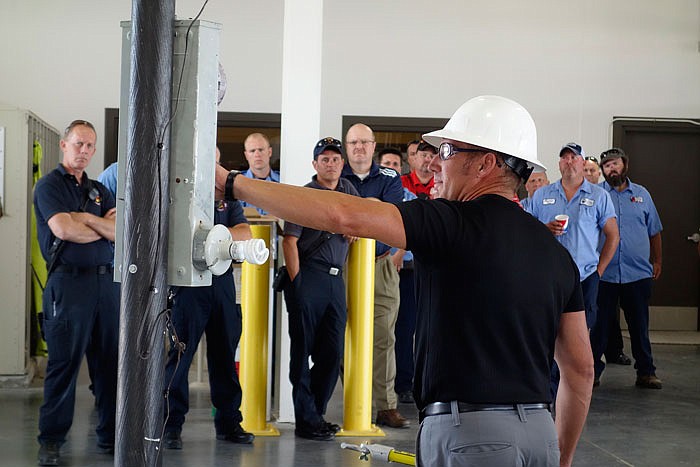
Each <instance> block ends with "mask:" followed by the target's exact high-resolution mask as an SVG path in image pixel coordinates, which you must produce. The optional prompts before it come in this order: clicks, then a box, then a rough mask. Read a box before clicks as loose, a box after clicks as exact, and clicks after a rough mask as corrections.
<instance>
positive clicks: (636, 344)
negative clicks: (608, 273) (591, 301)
mask: <svg viewBox="0 0 700 467" xmlns="http://www.w3.org/2000/svg"><path fill="white" fill-rule="evenodd" d="M651 283H652V279H651V278H648V279H642V280H639V281H636V282H629V283H627V284H615V283H612V282H604V281H601V282H600V290H599V293H598V306H599V309H600V315H601V319H600V320H599V321H598V323H596V327H595V328H594V329H593V332H592V333H591V341H592V343H593V359H594V363H595V373H596V376H600V374H601V373H602V372H603V370H604V369H605V363H603V361H602V360H601V357H602V355H603V353H604V352H605V348H606V347H607V337H608V333H609V329H608V323H609V321H610V319H609V317H610V316H611V315H613V314H614V313H615V312H616V310H617V305H618V303H619V304H620V308H622V310H623V311H624V313H625V320H627V325H628V327H629V333H630V342H631V344H632V356H633V357H634V362H635V363H634V367H635V368H636V369H637V375H639V376H647V375H653V374H655V371H656V367H655V366H654V361H653V358H652V355H651V343H650V342H649V299H650V298H651Z"/></svg>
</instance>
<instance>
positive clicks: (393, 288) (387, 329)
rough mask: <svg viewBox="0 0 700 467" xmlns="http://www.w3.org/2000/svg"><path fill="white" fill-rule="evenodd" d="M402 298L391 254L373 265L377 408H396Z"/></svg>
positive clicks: (373, 378) (373, 396) (374, 401)
mask: <svg viewBox="0 0 700 467" xmlns="http://www.w3.org/2000/svg"><path fill="white" fill-rule="evenodd" d="M399 297H400V296H399V273H398V271H397V270H396V266H394V264H393V263H392V262H391V255H387V256H385V257H383V258H381V259H379V260H377V262H376V264H375V265H374V351H373V356H372V360H373V365H372V402H373V405H374V407H375V409H376V410H388V409H395V408H396V393H395V392H394V380H395V379H396V356H395V355H394V345H395V343H396V336H395V335H394V328H395V327H396V318H397V316H398V314H399V299H400V298H399Z"/></svg>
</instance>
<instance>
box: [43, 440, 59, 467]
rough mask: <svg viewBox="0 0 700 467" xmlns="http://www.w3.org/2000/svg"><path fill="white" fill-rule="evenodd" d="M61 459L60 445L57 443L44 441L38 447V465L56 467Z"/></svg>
mask: <svg viewBox="0 0 700 467" xmlns="http://www.w3.org/2000/svg"><path fill="white" fill-rule="evenodd" d="M59 457H61V443H59V442H58V441H44V442H42V443H41V446H40V447H39V465H58V459H59Z"/></svg>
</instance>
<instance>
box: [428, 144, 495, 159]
mask: <svg viewBox="0 0 700 467" xmlns="http://www.w3.org/2000/svg"><path fill="white" fill-rule="evenodd" d="M458 152H486V150H485V149H477V148H458V147H457V146H454V145H453V144H452V143H441V144H440V147H438V156H440V159H441V160H443V161H446V160H447V159H450V158H452V157H453V156H454V155H455V154H457V153H458Z"/></svg>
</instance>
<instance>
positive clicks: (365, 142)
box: [346, 139, 374, 146]
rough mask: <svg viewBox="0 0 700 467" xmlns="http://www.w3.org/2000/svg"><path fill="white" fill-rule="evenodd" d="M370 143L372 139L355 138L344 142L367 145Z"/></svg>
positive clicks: (351, 144) (350, 144)
mask: <svg viewBox="0 0 700 467" xmlns="http://www.w3.org/2000/svg"><path fill="white" fill-rule="evenodd" d="M370 143H374V140H372V139H356V140H353V141H347V142H346V144H347V145H348V146H367V145H368V144H370Z"/></svg>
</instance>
